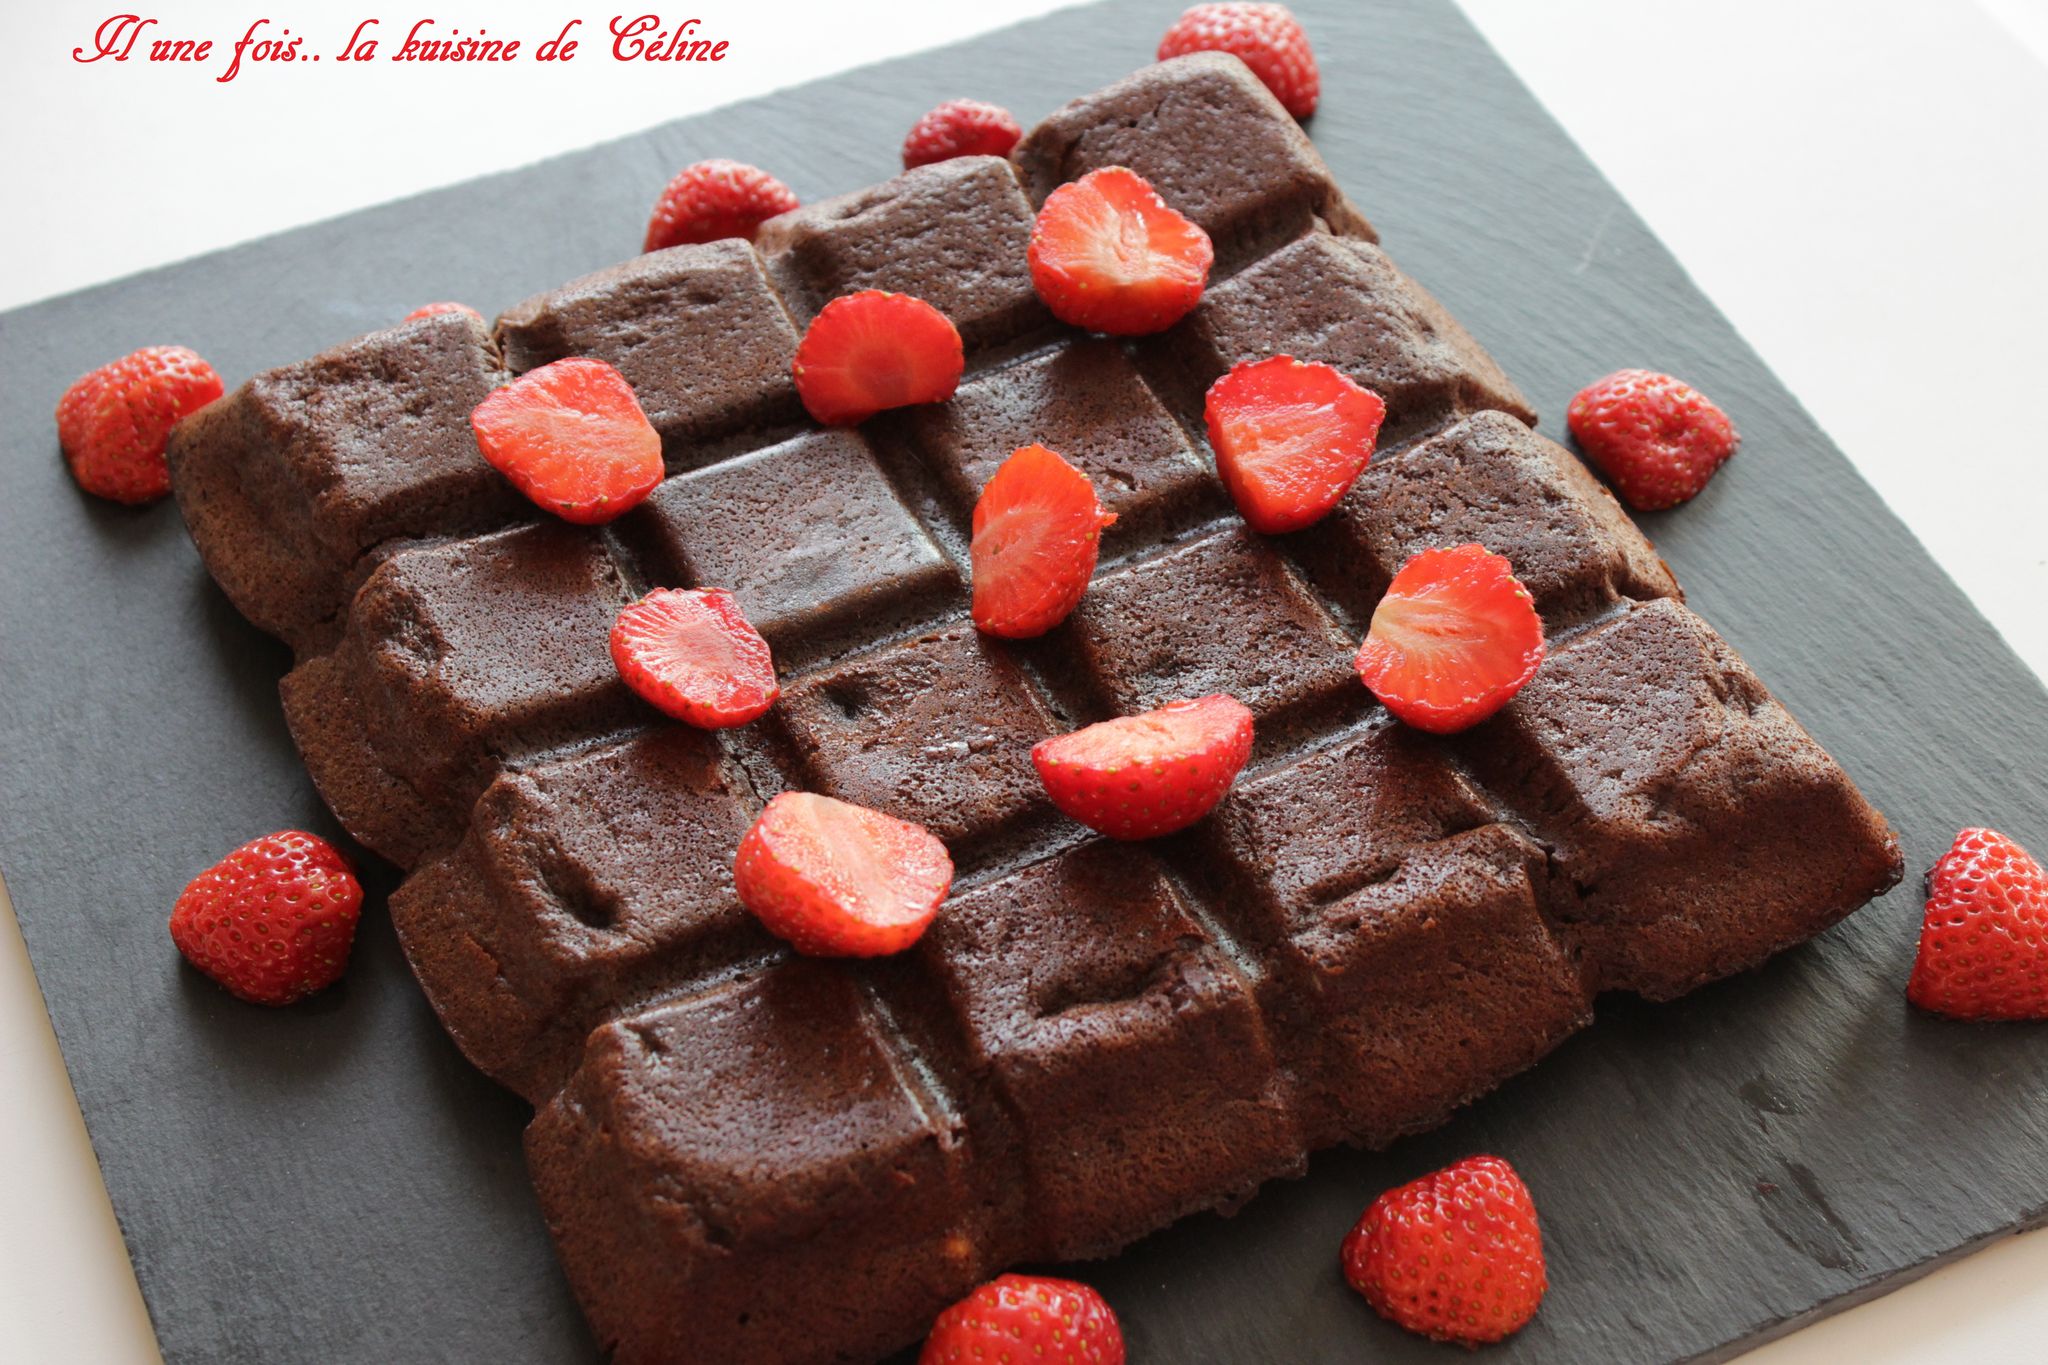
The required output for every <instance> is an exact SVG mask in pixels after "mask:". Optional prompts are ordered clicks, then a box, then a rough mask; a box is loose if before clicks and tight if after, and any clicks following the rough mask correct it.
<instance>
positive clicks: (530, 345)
mask: <svg viewBox="0 0 2048 1365" xmlns="http://www.w3.org/2000/svg"><path fill="white" fill-rule="evenodd" d="M497 335H498V340H499V343H500V344H501V345H502V346H503V347H504V349H505V362H506V364H507V366H509V367H510V369H511V370H512V372H513V373H514V374H523V373H525V372H526V371H528V370H532V369H536V368H538V367H539V366H542V365H546V364H550V363H552V362H554V361H557V360H561V359H563V358H564V357H566V356H577V355H581V356H591V357H594V358H595V359H598V360H602V361H605V362H606V363H607V364H610V365H612V366H614V367H615V368H617V370H618V371H619V373H620V374H622V375H624V376H625V379H626V382H627V383H628V384H631V385H632V386H633V393H634V396H635V397H637V398H638V399H639V400H640V407H641V408H642V410H643V411H645V412H646V414H647V420H648V421H649V422H650V423H652V424H653V426H654V429H655V430H656V431H658V432H660V433H661V440H662V447H663V449H664V451H665V452H666V454H667V458H668V462H669V465H670V467H671V468H685V467H690V466H693V465H697V464H701V463H703V462H704V458H705V448H706V447H715V446H716V445H717V443H719V442H721V441H723V440H724V439H725V438H728V437H732V436H735V435H736V434H739V433H742V432H750V431H753V430H756V429H758V428H761V427H772V426H777V425H783V424H788V423H793V422H796V421H799V420H800V419H801V418H802V417H803V411H802V408H801V406H800V405H799V404H798V402H797V396H796V383H795V380H794V379H793V378H792V377H791V375H790V368H789V367H790V362H791V360H792V359H793V358H794V357H795V355H796V345H797V332H796V328H795V326H794V324H792V322H791V321H790V318H789V315H788V313H787V312H785V311H784V309H783V306H782V301H781V300H780V299H779V298H777V297H776V294H775V291H774V290H773V289H772V288H770V287H769V284H768V277H767V274H766V272H765V271H764V270H763V269H762V266H761V260H760V258H759V257H758V256H756V255H755V254H754V249H753V248H752V247H751V246H749V245H747V243H745V242H743V241H738V240H727V241H720V242H707V243H704V244H702V245H695V246H678V247H670V248H668V249H667V250H665V251H652V252H649V253H647V254H646V255H644V256H636V257H634V258H633V259H632V260H630V261H626V262H623V263H622V264H619V265H615V266H613V267H611V268H610V269H608V270H600V271H598V272H596V273H595V274H591V275H585V276H583V277H582V278H581V279H578V280H572V281H570V282H569V283H568V284H565V285H563V286H561V287H560V288H559V289H552V290H549V291H548V292H547V293H545V294H540V295H536V296H535V297H533V298H530V299H528V300H526V302H524V303H522V304H520V305H519V306H518V307H516V308H513V309H511V310H510V311H508V312H507V313H505V314H504V315H503V316H502V317H500V318H499V319H498V324H497Z"/></svg>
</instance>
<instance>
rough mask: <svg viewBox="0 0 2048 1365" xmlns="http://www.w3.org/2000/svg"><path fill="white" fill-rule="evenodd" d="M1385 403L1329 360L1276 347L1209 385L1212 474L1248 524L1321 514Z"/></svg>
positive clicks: (1365, 451)
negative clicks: (1287, 352) (1314, 359)
mask: <svg viewBox="0 0 2048 1365" xmlns="http://www.w3.org/2000/svg"><path fill="white" fill-rule="evenodd" d="M1386 415H1387V405H1386V404H1385V403H1384V402H1382V401H1381V400H1380V396H1379V395H1378V394H1376V393H1374V392H1373V391H1372V390H1370V389H1365V388H1360V387H1359V386H1358V385H1357V384H1355V383H1353V382H1352V381H1351V379H1350V378H1349V377H1348V376H1346V375H1342V374H1339V373H1338V372H1337V371H1336V370H1333V369H1331V368H1330V367H1329V366H1328V365H1323V364H1319V363H1316V362H1312V361H1308V362H1305V361H1300V360H1296V359H1295V358H1294V357H1293V356H1287V355H1276V356H1273V357H1271V358H1269V359H1266V360H1254V361H1247V362H1245V363H1243V364H1241V365H1238V366H1236V367H1235V368H1234V369H1232V370H1231V371H1230V373H1229V374H1226V375H1224V376H1223V377H1222V378H1221V379H1219V380H1217V381H1216V382H1215V383H1214V384H1212V385H1210V386H1209V397H1208V401H1207V403H1206V404H1205V405H1204V416H1205V417H1206V419H1207V421H1208V424H1209V444H1210V445H1211V446H1213V447H1214V448H1215V450H1216V472H1217V473H1218V474H1220V475H1221V476H1222V478H1223V486H1224V487H1226V488H1228V489H1229V490H1230V496H1231V497H1232V498H1233V499H1234V500H1235V501H1236V503H1237V510H1238V511H1239V512H1241V513H1243V514H1244V519H1245V520H1246V521H1247V522H1249V523H1250V524H1251V527H1252V529H1253V530H1255V531H1263V532H1264V533H1266V534H1267V535H1279V534H1281V533H1283V532H1286V531H1299V530H1300V529H1301V528H1302V527H1304V526H1308V525H1311V524H1312V523H1314V522H1317V521H1320V520H1322V518H1323V517H1325V516H1327V515H1328V514H1329V511H1330V509H1331V508H1333V507H1335V506H1336V505H1337V503H1338V501H1339V500H1340V499H1341V498H1343V496H1344V495H1345V493H1347V492H1349V491H1350V489H1351V485H1352V484H1353V483H1355V482H1357V480H1358V476H1359V475H1360V474H1361V473H1363V472H1364V471H1365V466H1366V464H1367V462H1368V461H1370V460H1371V459H1372V452H1373V444H1374V442H1376V441H1377V440H1378V439H1379V434H1380V422H1381V421H1382V420H1384V419H1385V417H1386Z"/></svg>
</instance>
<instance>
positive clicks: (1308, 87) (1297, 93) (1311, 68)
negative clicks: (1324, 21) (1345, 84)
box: [1159, 3, 1323, 119]
mask: <svg viewBox="0 0 2048 1365" xmlns="http://www.w3.org/2000/svg"><path fill="white" fill-rule="evenodd" d="M1190 52H1228V53H1230V54H1231V55H1232V56H1233V57H1236V58H1238V59H1239V60H1240V61H1242V62H1243V63H1244V64H1245V65H1246V66H1248V67H1250V68H1251V69H1252V74H1253V75H1254V76H1257V77H1258V78H1259V79H1260V80H1261V81H1262V82H1264V83H1265V86H1266V88H1267V89H1268V90H1270V91H1272V92H1273V97H1274V98H1275V99H1277V100H1279V101H1280V103H1281V104H1282V105H1284V106H1286V109H1287V112H1288V113H1290V114H1292V115H1294V116H1295V117H1296V118H1298V119H1300V118H1307V117H1308V116H1309V115H1310V114H1313V113H1314V112H1315V111H1316V103H1317V101H1318V100H1320V99H1321V98H1322V94H1323V78H1322V74H1321V73H1320V72H1319V71H1317V69H1316V54H1315V53H1314V52H1312V51H1310V50H1309V45H1308V35H1307V34H1306V33H1304V32H1302V31H1301V23H1300V21H1298V20H1297V19H1296V18H1295V17H1294V14H1293V12H1292V11H1291V10H1289V9H1288V8H1287V6H1285V5H1257V4H1239V3H1229V4H1215V5H1196V6H1195V7H1193V8H1192V9H1190V10H1188V11H1187V13H1185V14H1183V15H1181V17H1180V18H1178V19H1176V20H1174V23H1173V27H1172V28H1169V29H1168V30H1166V36H1165V37H1164V38H1161V39H1160V40H1159V60H1160V61H1162V62H1163V61H1165V60H1166V59H1167V58H1169V57H1184V56H1186V55H1187V54H1188V53H1190Z"/></svg>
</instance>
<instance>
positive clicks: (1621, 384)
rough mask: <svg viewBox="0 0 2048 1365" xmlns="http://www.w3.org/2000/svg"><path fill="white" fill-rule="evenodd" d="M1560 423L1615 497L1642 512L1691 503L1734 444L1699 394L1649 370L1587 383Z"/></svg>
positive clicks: (1727, 426) (1727, 424)
mask: <svg viewBox="0 0 2048 1365" xmlns="http://www.w3.org/2000/svg"><path fill="white" fill-rule="evenodd" d="M1565 422H1566V424H1567V425H1569V426H1570V427H1571V432H1572V439H1573V440H1575V441H1577V442H1578V443H1579V448H1580V449H1581V450H1583V451H1585V452H1586V458H1587V459H1589V460H1591V461H1592V462H1593V464H1594V466H1595V467H1596V468H1597V469H1599V471H1600V472H1601V473H1602V474H1605V475H1606V476H1607V478H1608V481H1609V482H1611V483H1612V484H1613V485H1614V490H1615V492H1617V493H1619V494H1621V496H1622V498H1623V500H1624V501H1626V502H1627V503H1628V505H1629V506H1631V507H1634V508H1636V509H1637V510H1639V511H1643V512H1655V511H1660V510H1662V509H1663V508H1666V507H1676V506H1677V505H1678V504H1679V503H1681V502H1685V501H1686V500H1687V499H1689V498H1692V497H1694V496H1696V495H1697V494H1698V493H1699V491H1700V490H1701V489H1702V488H1705V487H1706V486H1707V480H1709V479H1711V478H1713V477H1714V471H1715V470H1717V469H1719V468H1720V467H1721V466H1722V465H1723V464H1725V463H1726V462H1727V460H1728V457H1729V456H1730V455H1733V454H1734V453H1735V447H1736V445H1737V444H1738V443H1739V442H1740V441H1741V439H1742V438H1741V437H1740V436H1738V435H1737V434H1736V431H1735V424H1734V423H1733V422H1731V421H1729V420H1728V414H1727V413H1725V412H1723V411H1721V409H1719V408H1717V407H1715V406H1714V404H1713V403H1712V402H1711V401H1710V400H1709V399H1708V398H1707V396H1706V395H1705V394H1703V393H1701V392H1700V391H1699V390H1698V389H1696V388H1694V387H1693V386H1692V385H1690V384H1687V383H1684V382H1683V381H1681V380H1677V379H1673V378H1672V377H1671V376H1670V375H1668V374H1659V373H1657V372H1656V371H1655V370H1616V371H1615V372H1614V373H1613V374H1610V375H1608V376H1607V377H1606V378H1605V379H1599V380H1595V381H1594V382H1593V383H1591V384H1588V385H1587V386H1586V387H1585V388H1583V389H1580V390H1579V392H1578V394H1577V396H1576V397H1574V398H1573V399H1572V401H1571V406H1570V407H1568V408H1566V409H1565Z"/></svg>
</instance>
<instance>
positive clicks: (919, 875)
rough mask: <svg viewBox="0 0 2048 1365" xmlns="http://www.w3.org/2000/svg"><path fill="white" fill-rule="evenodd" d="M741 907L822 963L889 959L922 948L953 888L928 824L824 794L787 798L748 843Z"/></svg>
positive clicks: (742, 858) (773, 805)
mask: <svg viewBox="0 0 2048 1365" xmlns="http://www.w3.org/2000/svg"><path fill="white" fill-rule="evenodd" d="M732 877H733V885H734V886H735V887H736V888H737V889H738V891H739V895H740V903H741V904H743V905H745V906H746V907H747V909H749V910H751V911H753V913H754V915H755V917H756V918H757V919H759V920H760V921H761V923H762V924H763V925H765V926H767V928H768V931H769V932H770V933H772V934H775V935H777V936H778V937H780V938H784V939H787V940H788V941H789V945H790V946H791V947H792V948H795V949H796V950H797V951H798V952H800V953H809V954H811V955H812V956H814V957H879V956H881V955H883V954H885V953H896V952H901V951H902V950H903V949H905V948H908V947H909V946H910V945H911V944H913V943H915V942H917V940H918V939H919V937H921V936H922V935H923V933H924V931H925V928H926V926H928V925H929V924H930V923H931V922H932V916H934V915H936V914H938V912H939V905H940V903H941V902H942V901H944V900H945V899H946V892H947V890H948V889H949V888H950V887H951V886H952V885H953V859H952V857H951V855H949V854H948V853H947V852H946V846H945V845H944V844H942V843H940V842H939V841H938V839H937V838H935V837H934V836H933V835H932V833H931V831H930V830H927V829H926V828H925V827H924V826H923V825H914V824H912V823H910V822H909V821H908V820H898V819H897V818H896V817H894V816H893V815H884V814H882V813H881V812H880V811H875V810H869V809H868V808H867V807H865V806H856V805H854V804H853V803H851V802H849V801H837V800H834V799H833V798H832V797H829V796H819V795H817V794H816V793H815V792H783V793H782V794H781V795H780V796H777V797H776V798H775V799H774V800H773V801H770V802H769V803H768V808H767V809H766V810H764V811H762V812H761V818H760V819H758V820H756V821H754V825H753V828H751V829H749V830H748V831H747V833H746V836H745V837H744V838H742V839H741V840H740V851H739V857H738V858H737V859H736V860H735V861H734V863H733V869H732Z"/></svg>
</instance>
